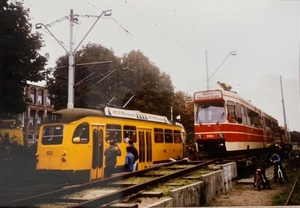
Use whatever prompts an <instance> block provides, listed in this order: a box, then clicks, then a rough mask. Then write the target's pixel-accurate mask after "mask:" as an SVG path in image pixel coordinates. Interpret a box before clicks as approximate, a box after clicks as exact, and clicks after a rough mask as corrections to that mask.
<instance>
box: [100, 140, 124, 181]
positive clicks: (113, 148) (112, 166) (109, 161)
mask: <svg viewBox="0 0 300 208" xmlns="http://www.w3.org/2000/svg"><path fill="white" fill-rule="evenodd" d="M121 154H122V152H121V150H120V148H119V145H118V143H115V140H114V139H111V140H110V146H109V147H107V148H106V149H105V150H104V156H105V173H104V177H105V178H108V177H111V175H112V174H114V173H115V172H116V164H117V157H119V156H121Z"/></svg>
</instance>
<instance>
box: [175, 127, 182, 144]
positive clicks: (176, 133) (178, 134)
mask: <svg viewBox="0 0 300 208" xmlns="http://www.w3.org/2000/svg"><path fill="white" fill-rule="evenodd" d="M180 136H181V134H180V131H178V130H174V138H175V140H174V142H175V143H181V141H182V139H181V137H180Z"/></svg>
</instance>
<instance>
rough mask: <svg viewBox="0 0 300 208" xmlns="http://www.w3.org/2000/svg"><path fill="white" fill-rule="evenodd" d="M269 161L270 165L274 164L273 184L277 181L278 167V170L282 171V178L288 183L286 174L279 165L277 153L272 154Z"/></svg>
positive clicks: (279, 160)
mask: <svg viewBox="0 0 300 208" xmlns="http://www.w3.org/2000/svg"><path fill="white" fill-rule="evenodd" d="M270 161H271V163H273V164H274V182H275V183H276V182H277V179H278V166H279V167H280V170H281V171H282V175H283V177H284V179H285V180H286V181H287V182H289V180H288V178H287V175H286V172H285V170H284V168H283V166H282V164H281V159H280V156H279V155H278V154H277V153H273V155H272V156H271V157H270Z"/></svg>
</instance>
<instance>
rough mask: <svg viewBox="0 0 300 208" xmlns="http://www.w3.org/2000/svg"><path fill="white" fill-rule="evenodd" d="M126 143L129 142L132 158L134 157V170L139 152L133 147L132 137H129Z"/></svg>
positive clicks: (134, 169)
mask: <svg viewBox="0 0 300 208" xmlns="http://www.w3.org/2000/svg"><path fill="white" fill-rule="evenodd" d="M128 143H129V147H130V151H131V153H132V154H133V156H134V159H135V162H134V164H133V171H136V170H137V160H138V159H139V154H138V151H137V149H136V148H135V146H134V144H133V141H132V139H130V140H129V142H128Z"/></svg>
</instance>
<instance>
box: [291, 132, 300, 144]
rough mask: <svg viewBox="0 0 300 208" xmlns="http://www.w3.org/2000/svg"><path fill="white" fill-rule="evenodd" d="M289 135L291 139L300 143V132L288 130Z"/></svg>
mask: <svg viewBox="0 0 300 208" xmlns="http://www.w3.org/2000/svg"><path fill="white" fill-rule="evenodd" d="M290 135H291V141H292V142H297V143H300V132H298V131H292V132H290Z"/></svg>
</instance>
